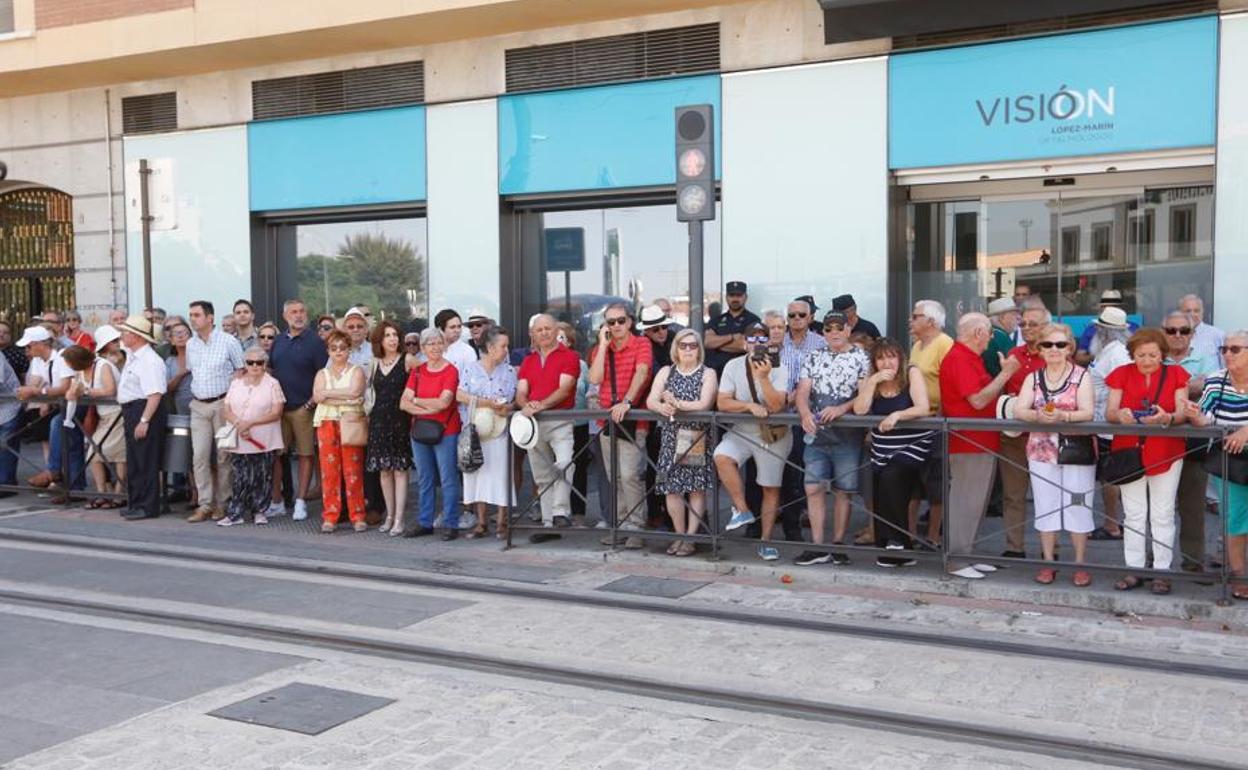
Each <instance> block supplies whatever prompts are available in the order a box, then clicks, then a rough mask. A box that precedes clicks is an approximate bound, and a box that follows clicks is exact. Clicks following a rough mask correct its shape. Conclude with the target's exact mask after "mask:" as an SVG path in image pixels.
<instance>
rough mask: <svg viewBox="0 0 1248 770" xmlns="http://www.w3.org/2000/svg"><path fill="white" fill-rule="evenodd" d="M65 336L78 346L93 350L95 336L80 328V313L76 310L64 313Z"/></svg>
mask: <svg viewBox="0 0 1248 770" xmlns="http://www.w3.org/2000/svg"><path fill="white" fill-rule="evenodd" d="M65 337H66V339H68V340H69V341H70V342H72V343H74V344H75V345H77V346H78V347H80V348H86V349H87V350H89V351H91V352H92V353H94V352H95V338H94V337H92V336H91V335H90V334H89V333H88V332H87V330H86V329H84V328H82V315H81V314H80V313H79V312H78V311H77V310H70V311H69V312H67V313H66V314H65Z"/></svg>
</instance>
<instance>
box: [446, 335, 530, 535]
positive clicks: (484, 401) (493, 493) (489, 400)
mask: <svg viewBox="0 0 1248 770" xmlns="http://www.w3.org/2000/svg"><path fill="white" fill-rule="evenodd" d="M508 342H509V337H508V333H507V330H506V329H504V328H503V327H501V326H491V327H490V328H489V329H487V330H486V331H485V332H484V333H483V334H482V335H481V345H482V356H481V358H480V359H479V360H476V361H471V362H469V364H468V365H467V367H465V369H464V373H463V375H461V376H460V379H459V390H458V392H457V394H456V399H457V400H458V401H459V403H460V404H463V405H464V407H463V408H461V410H460V415H459V416H460V419H461V420H471V419H472V417H473V415H474V414H475V413H476V412H479V411H481V410H488V411H492V412H494V413H495V414H496V415H498V417H499V418H501V419H503V420H505V419H506V418H507V415H508V414H510V413H511V403H512V402H513V401H514V400H515V398H516V370H515V369H513V368H512V367H511V365H510V364H509V363H508V362H507V359H508V355H509V353H510V351H509V347H508ZM474 410H475V411H474ZM509 442H510V439H509V438H508V435H507V431H505V430H504V431H500V432H499V434H498V435H497V436H494V437H492V438H482V440H481V453H482V455H484V458H485V462H484V463H483V464H482V465H481V467H480V468H478V469H477V470H475V471H473V472H472V473H465V474H464V497H463V499H464V504H465V505H472V504H475V505H476V507H477V526H476V527H475V528H474V529H472V531H470V532H469V533H468V535H467V536H468V537H470V538H478V537H484V536H485V535H486V534H487V533H488V532H489V519H488V518H486V512H485V509H486V506H487V505H493V506H495V508H496V509H497V512H498V513H497V516H498V519H497V520H498V528H499V529H502V530H505V529H506V527H507V524H506V522H507V521H508V518H507V509H508V508H510V507H511V506H512V505H514V504H515V500H516V496H515V493H514V492H513V491H512V487H511V485H510V484H508V483H507V463H508V460H509V457H510V455H509V453H508V451H507V446H508V444H509Z"/></svg>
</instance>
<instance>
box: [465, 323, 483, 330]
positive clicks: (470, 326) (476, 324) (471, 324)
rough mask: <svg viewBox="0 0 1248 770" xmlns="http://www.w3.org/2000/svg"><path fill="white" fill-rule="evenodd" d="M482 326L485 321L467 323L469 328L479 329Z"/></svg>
mask: <svg viewBox="0 0 1248 770" xmlns="http://www.w3.org/2000/svg"><path fill="white" fill-rule="evenodd" d="M482 326H485V321H473V322H471V323H469V324H468V328H469V329H480V328H481V327H482Z"/></svg>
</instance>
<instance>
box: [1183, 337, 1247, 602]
mask: <svg viewBox="0 0 1248 770" xmlns="http://www.w3.org/2000/svg"><path fill="white" fill-rule="evenodd" d="M1219 352H1220V353H1221V354H1222V362H1223V364H1224V365H1225V368H1223V369H1221V370H1219V371H1217V372H1214V373H1213V374H1211V375H1209V377H1207V378H1206V379H1205V389H1204V392H1203V393H1202V394H1201V397H1200V403H1199V404H1193V403H1188V404H1187V407H1186V411H1187V415H1188V416H1189V417H1190V418H1191V420H1192V422H1194V423H1195V424H1197V425H1200V426H1206V425H1221V426H1226V427H1230V428H1235V431H1234V432H1233V433H1231V434H1229V435H1228V436H1227V437H1226V438H1225V439H1224V440H1223V441H1222V447H1223V451H1225V452H1227V453H1228V454H1230V455H1235V456H1236V457H1235V458H1234V459H1231V460H1230V462H1235V461H1236V460H1238V459H1239V457H1242V455H1243V452H1244V447H1245V446H1248V330H1244V329H1241V330H1239V331H1233V332H1231V333H1229V334H1227V335H1226V339H1225V340H1224V341H1223V344H1222V346H1221V347H1220V348H1219ZM1214 465H1215V467H1216V466H1217V463H1216V462H1215V463H1214ZM1218 472H1220V470H1219V471H1218ZM1209 480H1210V482H1211V483H1212V484H1213V488H1214V489H1215V490H1216V494H1217V496H1218V498H1219V499H1221V498H1223V496H1225V499H1226V507H1225V508H1224V509H1223V510H1224V513H1223V515H1224V516H1225V517H1226V534H1227V540H1226V562H1227V565H1228V566H1229V567H1230V570H1231V575H1233V576H1234V577H1237V578H1240V579H1241V580H1242V579H1243V577H1244V575H1245V574H1248V573H1246V572H1245V562H1246V561H1248V554H1246V552H1248V485H1244V484H1236V483H1235V482H1234V481H1230V480H1224V479H1221V478H1219V477H1218V476H1217V475H1216V473H1210V474H1209ZM1231 595H1232V596H1234V597H1235V598H1236V599H1243V600H1248V584H1245V583H1242V582H1240V583H1237V584H1236V585H1235V586H1234V588H1233V589H1232V591H1231Z"/></svg>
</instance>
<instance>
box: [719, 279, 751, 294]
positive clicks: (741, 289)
mask: <svg viewBox="0 0 1248 770" xmlns="http://www.w3.org/2000/svg"><path fill="white" fill-rule="evenodd" d="M746 288H747V287H746V285H745V281H729V282H728V286H727V289H726V290H725V292H724V293H725V294H746V293H747V292H746Z"/></svg>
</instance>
